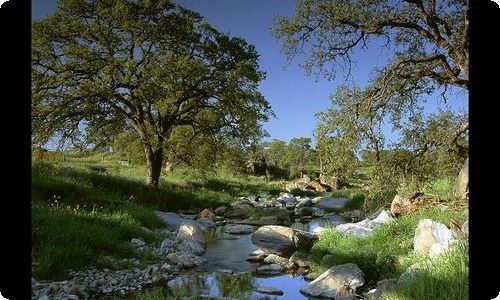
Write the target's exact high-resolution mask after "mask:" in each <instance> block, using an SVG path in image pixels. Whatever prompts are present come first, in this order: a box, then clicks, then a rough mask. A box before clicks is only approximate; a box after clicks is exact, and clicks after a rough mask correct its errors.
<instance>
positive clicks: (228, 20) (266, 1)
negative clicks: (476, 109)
mask: <svg viewBox="0 0 500 300" xmlns="http://www.w3.org/2000/svg"><path fill="white" fill-rule="evenodd" d="M175 2H176V3H179V4H181V5H182V6H184V7H186V8H189V9H192V10H194V11H197V12H199V13H200V14H201V15H202V16H203V17H204V18H205V19H206V20H207V22H208V23H210V24H211V25H212V26H214V27H215V28H216V29H218V30H219V31H221V32H225V33H229V34H230V35H231V36H240V37H243V38H244V39H245V40H247V42H249V43H251V44H253V45H255V47H256V50H257V52H258V53H259V54H260V67H261V69H262V70H263V71H266V72H267V76H266V80H265V81H263V82H262V83H261V85H260V89H261V92H262V93H263V95H264V96H265V97H266V99H267V100H268V101H269V103H270V104H271V106H272V108H273V110H274V112H275V114H276V118H274V119H271V120H270V121H269V122H267V123H266V124H265V125H264V128H265V129H266V130H267V131H268V132H269V134H270V136H271V138H277V139H280V140H284V141H287V142H288V141H289V140H290V139H292V138H293V137H299V136H306V137H312V131H313V129H314V127H315V125H316V123H317V120H316V117H315V114H316V113H318V112H320V111H323V110H326V109H327V108H328V106H329V103H330V100H329V95H331V94H332V93H333V92H334V91H335V88H336V87H337V86H338V85H339V84H341V83H342V82H343V81H344V78H343V76H342V73H339V74H338V77H337V79H336V80H335V81H327V80H325V79H323V78H321V77H319V78H318V77H316V76H314V75H312V76H309V77H308V76H306V75H305V73H304V71H303V69H301V68H300V67H299V65H298V64H299V63H301V62H302V61H301V60H300V59H299V60H295V61H293V62H292V64H290V65H286V60H285V57H284V55H282V54H281V53H280V44H279V43H278V41H277V40H276V39H275V38H274V37H273V35H272V34H271V32H270V28H271V26H272V25H273V20H274V18H275V17H276V16H277V15H278V14H280V15H289V16H291V15H292V14H293V12H294V8H295V0H251V1H249V0H176V1H175ZM56 7H57V2H56V0H33V1H32V17H33V19H40V18H43V17H45V16H47V15H48V14H51V13H53V12H54V11H55V9H56ZM387 55H388V54H387V53H386V52H384V51H382V50H381V48H380V47H376V45H375V47H370V49H369V51H356V52H355V53H354V57H355V60H356V62H357V65H356V66H355V68H354V69H353V70H352V76H353V80H354V81H355V82H356V84H357V85H359V86H363V85H364V84H366V82H367V81H368V79H369V78H370V73H371V72H372V70H373V67H375V66H377V65H380V64H383V63H384V61H385V59H386V58H387ZM436 98H438V94H436V95H433V96H431V97H429V100H428V101H427V103H426V104H425V110H426V111H427V112H435V111H437V108H438V106H439V107H443V103H442V101H439V100H437V99H436ZM467 99H468V95H467V94H466V93H463V92H461V93H456V92H452V93H451V94H450V99H449V101H448V105H451V108H452V109H453V110H455V111H468V106H467V105H468V104H467ZM384 133H385V135H386V137H387V138H388V140H394V139H395V138H396V137H397V135H396V134H395V133H392V132H391V131H390V129H389V127H388V126H387V127H386V128H385V129H384Z"/></svg>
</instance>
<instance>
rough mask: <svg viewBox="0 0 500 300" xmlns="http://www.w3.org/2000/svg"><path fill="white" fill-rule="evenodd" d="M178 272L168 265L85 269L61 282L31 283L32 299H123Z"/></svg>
mask: <svg viewBox="0 0 500 300" xmlns="http://www.w3.org/2000/svg"><path fill="white" fill-rule="evenodd" d="M178 272H179V269H178V268H176V267H175V266H172V265H170V264H168V263H154V264H151V265H149V266H147V267H145V268H143V269H139V268H137V267H136V268H133V269H127V270H109V269H99V270H98V269H95V268H92V269H89V270H86V271H72V272H70V273H69V276H70V278H69V279H68V280H64V281H56V282H50V281H37V280H35V279H32V283H31V287H32V299H38V300H48V299H54V300H56V299H57V300H58V299H66V300H70V299H75V300H78V299H92V298H95V297H96V296H97V295H100V296H104V295H126V294H128V293H133V292H137V291H140V290H142V289H144V288H146V287H150V286H152V285H155V284H158V283H160V282H164V281H166V280H169V279H170V278H172V277H173V276H175V274H177V273H178Z"/></svg>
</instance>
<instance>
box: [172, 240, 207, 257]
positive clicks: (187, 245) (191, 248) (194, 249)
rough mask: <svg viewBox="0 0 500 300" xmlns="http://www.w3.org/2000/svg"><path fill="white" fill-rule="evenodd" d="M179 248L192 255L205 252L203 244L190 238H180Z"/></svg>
mask: <svg viewBox="0 0 500 300" xmlns="http://www.w3.org/2000/svg"><path fill="white" fill-rule="evenodd" d="M179 250H181V251H185V252H189V253H193V254H194V255H202V254H205V252H206V251H205V248H203V246H201V245H200V244H199V243H197V242H195V241H190V240H182V242H181V243H180V244H179Z"/></svg>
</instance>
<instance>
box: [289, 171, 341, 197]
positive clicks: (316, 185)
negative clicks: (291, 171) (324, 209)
mask: <svg viewBox="0 0 500 300" xmlns="http://www.w3.org/2000/svg"><path fill="white" fill-rule="evenodd" d="M344 186H346V184H345V183H344V182H343V181H341V180H339V179H338V178H337V177H330V176H325V175H320V176H319V178H316V179H312V178H311V177H310V176H309V175H307V174H304V175H303V176H302V177H301V178H299V179H297V180H295V181H293V182H290V183H288V184H286V186H285V189H286V190H287V191H289V192H291V191H294V190H301V191H304V192H308V191H309V192H316V193H324V192H329V191H334V190H338V189H341V188H342V187H344Z"/></svg>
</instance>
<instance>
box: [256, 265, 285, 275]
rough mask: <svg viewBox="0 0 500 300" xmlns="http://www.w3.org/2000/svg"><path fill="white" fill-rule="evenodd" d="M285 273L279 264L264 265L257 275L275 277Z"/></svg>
mask: <svg viewBox="0 0 500 300" xmlns="http://www.w3.org/2000/svg"><path fill="white" fill-rule="evenodd" d="M284 271H285V269H284V268H283V267H282V266H280V265H278V264H270V265H264V266H260V267H259V268H257V274H260V275H275V274H281V273H283V272H284Z"/></svg>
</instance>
